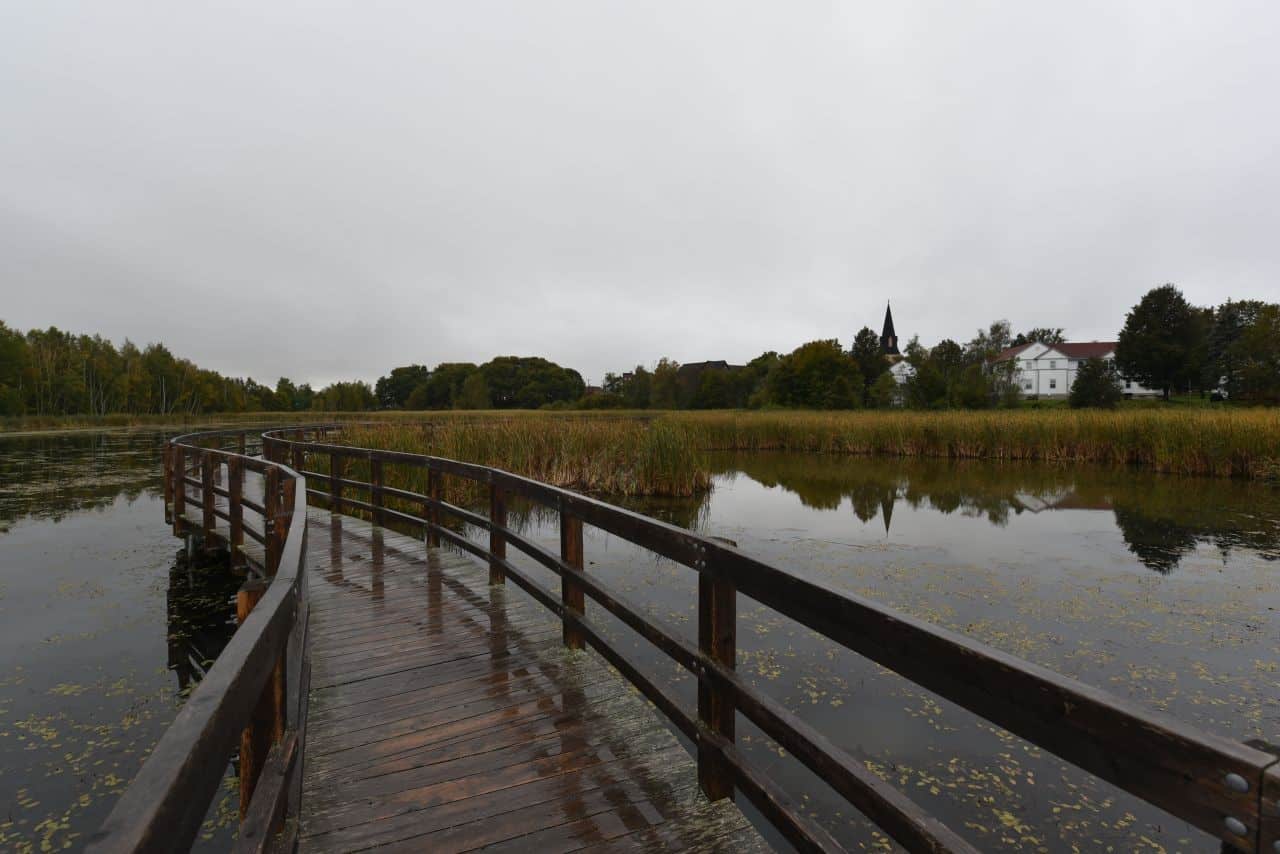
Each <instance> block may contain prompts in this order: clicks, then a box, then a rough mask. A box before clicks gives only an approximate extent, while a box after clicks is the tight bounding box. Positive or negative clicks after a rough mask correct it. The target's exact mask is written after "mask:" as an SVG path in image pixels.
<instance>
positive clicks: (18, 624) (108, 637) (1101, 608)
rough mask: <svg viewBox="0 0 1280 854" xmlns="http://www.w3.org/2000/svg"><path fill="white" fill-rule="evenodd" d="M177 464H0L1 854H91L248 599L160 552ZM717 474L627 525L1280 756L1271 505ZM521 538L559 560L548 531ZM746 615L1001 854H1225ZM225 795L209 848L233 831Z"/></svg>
mask: <svg viewBox="0 0 1280 854" xmlns="http://www.w3.org/2000/svg"><path fill="white" fill-rule="evenodd" d="M162 441H163V436H162V434H160V433H156V432H132V433H110V434H87V435H85V434H80V435H75V436H64V437H54V438H50V437H42V438H12V437H10V438H0V847H3V848H17V849H22V848H23V847H26V846H31V847H33V848H34V849H35V850H39V849H40V848H41V847H43V843H45V842H47V843H48V844H49V845H50V847H52V848H55V849H57V848H61V847H64V846H69V847H77V846H78V845H79V844H80V842H82V841H83V838H84V836H85V835H86V834H87V833H89V832H91V831H92V830H93V829H94V828H95V827H96V826H97V824H98V823H100V821H101V820H102V818H103V817H104V816H105V814H106V812H107V811H108V810H109V809H110V805H111V803H112V802H113V800H114V797H115V796H116V795H117V794H118V793H119V791H121V790H122V787H123V785H124V784H125V783H126V782H127V780H128V779H129V777H130V776H131V774H132V773H134V771H136V769H137V767H138V765H139V763H140V761H141V759H142V758H143V757H144V756H145V754H146V752H147V750H149V748H150V747H151V746H152V745H153V744H154V742H155V740H156V739H157V738H158V737H159V735H160V733H162V732H163V730H164V727H165V726H166V725H167V724H168V722H169V721H170V720H172V718H173V715H174V713H175V712H176V710H177V708H178V707H179V706H180V704H181V702H182V699H183V697H184V696H185V694H186V692H187V691H189V689H190V686H191V685H192V684H193V683H194V681H195V680H198V678H199V675H200V672H201V671H202V670H203V669H204V668H205V667H207V663H208V661H209V660H210V659H211V658H212V657H213V656H216V654H217V651H218V650H220V649H221V646H222V644H223V643H225V640H226V637H227V635H228V634H229V632H230V623H229V620H230V616H231V614H232V612H233V611H232V609H231V607H230V606H229V601H230V597H231V596H232V595H233V593H234V589H235V586H236V581H235V579H233V578H228V577H226V576H225V575H222V574H220V573H201V572H200V571H199V570H195V569H190V570H189V569H188V568H187V567H186V566H185V564H184V563H183V562H182V560H181V558H180V555H179V550H178V548H177V546H178V542H177V541H176V540H174V539H172V538H171V537H170V535H169V533H168V530H167V528H166V526H165V525H164V520H163V507H162V504H161V499H160V496H159V492H158V477H159V465H158V460H159V447H160V444H161V442H162ZM714 464H715V468H716V471H717V475H716V479H715V488H714V490H713V492H712V493H711V495H710V496H708V497H707V498H705V499H703V500H697V501H645V502H633V505H632V506H634V507H636V509H639V510H642V511H644V512H647V513H650V514H652V515H655V516H659V517H661V518H666V519H668V520H669V521H672V522H674V523H676V524H680V525H684V526H688V527H694V528H697V529H698V530H700V531H702V532H704V533H709V534H713V535H716V536H722V537H728V538H730V539H732V540H735V541H736V542H737V543H738V545H739V546H740V547H741V548H742V549H744V550H745V551H747V552H749V553H752V554H755V555H758V556H760V557H763V558H765V559H766V560H769V561H771V562H773V563H775V564H777V565H779V566H783V567H786V568H787V569H789V570H790V571H793V572H796V573H798V574H801V575H807V576H810V577H814V578H817V579H820V580H822V581H824V582H826V583H829V584H832V585H835V586H837V587H840V588H842V589H845V590H848V591H850V592H853V593H857V594H859V595H863V596H867V597H869V598H872V599H875V600H876V601H878V602H882V603H884V604H886V605H888V606H890V607H893V608H897V609H900V610H902V611H904V612H907V613H910V614H913V615H915V616H918V617H922V618H925V619H928V620H931V621H933V622H935V623H938V624H940V625H944V626H946V627H948V628H951V629H954V630H956V631H960V632H963V633H965V634H967V635H969V636H971V637H974V638H976V639H978V640H981V641H983V642H985V643H989V644H991V645H992V646H995V647H997V648H999V649H1002V650H1005V651H1007V652H1010V653H1013V654H1015V655H1018V656H1021V657H1023V658H1026V659H1028V660H1030V661H1034V662H1037V663H1039V664H1043V665H1046V666H1048V667H1052V668H1053V669H1055V670H1057V671H1059V672H1061V673H1065V674H1067V675H1070V676H1073V677H1075V678H1078V679H1081V680H1083V681H1084V682H1087V683H1089V684H1092V685H1097V686H1099V687H1103V688H1106V689H1108V690H1110V691H1112V692H1114V693H1116V694H1118V695H1120V696H1124V697H1130V698H1133V699H1135V700H1137V701H1139V702H1141V703H1143V704H1145V705H1147V706H1149V707H1151V708H1158V709H1162V710H1164V711H1167V712H1169V713H1171V714H1173V715H1176V716H1178V717H1180V718H1182V719H1184V720H1187V721H1189V722H1192V723H1194V724H1196V725H1197V726H1200V727H1203V728H1204V729H1207V730H1210V731H1213V732H1217V733H1220V734H1223V735H1226V736H1228V737H1231V738H1235V739H1240V740H1244V739H1251V738H1262V739H1264V740H1266V741H1269V742H1272V743H1280V700H1278V699H1277V698H1278V697H1280V666H1278V665H1277V662H1280V632H1278V630H1277V625H1278V624H1280V620H1277V619H1276V616H1277V615H1276V609H1277V608H1280V576H1278V575H1277V572H1278V570H1280V563H1278V562H1277V561H1280V490H1277V489H1275V488H1274V487H1266V486H1260V485H1255V484H1244V483H1237V482H1229V481H1216V480H1203V479H1180V478H1171V477H1160V476H1155V475H1147V474H1142V473H1134V472H1129V471H1111V470H1102V471H1100V470H1069V469H1061V468H1049V467H1026V466H997V465H974V464H955V463H945V462H912V461H899V460H890V461H885V460H867V459H853V458H832V457H817V456H799V455H786V454H753V455H723V456H719V457H716V458H715V459H714ZM518 510H519V508H513V516H515V515H518ZM525 524H526V525H527V526H528V527H529V530H530V531H531V532H532V533H533V535H534V537H535V538H536V539H539V540H542V541H544V542H546V543H547V544H548V545H549V546H553V547H554V546H556V545H558V539H557V536H558V535H557V533H556V530H555V527H554V525H553V524H546V523H545V522H541V521H539V520H538V519H537V518H536V517H529V518H527V519H526V520H525ZM587 559H588V561H589V562H590V563H589V566H588V569H589V571H591V572H594V573H598V574H600V575H602V576H604V577H605V578H607V579H609V580H610V581H611V582H613V583H614V584H615V585H617V586H618V587H619V588H621V589H623V590H626V591H628V592H629V593H630V595H631V596H632V598H633V599H636V600H638V601H640V602H641V603H643V604H645V605H647V606H648V607H649V608H650V609H651V610H652V612H653V613H654V614H656V615H658V616H661V617H663V618H664V619H666V620H668V621H669V622H671V623H672V624H674V625H676V626H677V627H679V629H680V630H681V631H683V632H685V634H686V635H687V636H688V637H690V638H693V637H694V635H695V634H696V624H695V622H694V620H695V610H694V602H695V583H694V582H695V579H694V576H693V573H692V572H691V571H689V570H687V569H684V568H682V567H678V566H674V565H672V564H670V563H668V562H666V561H662V560H657V559H655V558H653V557H652V556H648V555H645V554H642V553H639V552H638V551H636V550H635V549H634V548H633V547H631V546H630V545H629V544H626V543H623V542H620V541H618V540H616V539H615V538H612V537H609V536H607V535H605V534H603V533H601V532H598V531H591V530H590V529H589V530H588V531H587ZM541 577H542V578H543V580H544V581H546V582H547V583H548V585H549V586H552V587H554V586H555V584H554V580H553V579H551V578H548V577H547V576H546V575H545V574H543V575H542V576H541ZM512 592H513V593H514V591H512ZM591 615H592V617H593V619H594V618H597V617H599V618H600V619H601V621H602V622H605V623H608V617H607V615H604V614H602V613H601V612H599V611H598V610H592V611H591ZM739 616H740V624H739V648H740V654H739V655H740V658H739V665H738V666H739V669H740V671H741V672H743V673H744V674H745V675H746V676H747V677H748V678H749V679H750V680H751V681H753V682H754V683H755V684H758V685H759V686H761V687H762V688H763V689H764V690H765V691H767V692H768V693H770V694H772V695H773V696H775V697H777V698H779V699H781V700H783V701H784V702H786V703H787V704H788V705H789V706H791V707H792V708H794V709H796V710H797V711H798V712H799V713H800V714H801V716H802V717H804V718H805V719H806V720H808V721H810V722H812V723H813V724H814V725H815V726H817V727H818V728H819V729H820V730H822V731H823V732H824V733H826V734H827V735H829V736H830V737H832V738H833V739H834V740H836V741H837V742H838V743H839V744H841V745H843V746H844V747H845V748H847V749H848V750H850V751H851V752H852V753H853V754H854V755H855V756H858V757H860V758H863V759H864V760H866V761H867V762H868V763H869V764H870V765H871V766H872V767H873V768H875V769H876V770H877V771H879V772H880V773H882V774H884V775H885V776H886V777H887V778H888V779H890V780H892V781H893V782H894V783H895V784H896V785H898V786H899V787H901V788H902V789H903V790H904V791H906V792H907V793H908V794H909V795H910V796H911V797H912V798H913V799H915V800H916V801H918V802H919V803H921V804H922V805H924V806H926V807H927V808H928V809H930V810H931V811H933V812H935V813H936V814H937V815H939V817H941V818H943V819H944V820H945V821H947V822H948V823H949V824H951V825H952V826H953V827H955V828H956V829H957V830H959V831H961V832H962V833H963V834H964V835H965V836H967V837H969V838H970V839H971V840H972V841H973V842H974V843H975V844H977V845H978V846H979V847H980V848H983V849H1003V850H1054V851H1057V850H1071V849H1072V848H1078V849H1079V850H1097V849H1099V848H1105V847H1114V848H1115V849H1116V850H1134V849H1142V848H1146V849H1147V850H1161V849H1165V850H1202V849H1212V848H1213V847H1214V844H1213V843H1212V842H1211V841H1210V840H1209V839H1208V838H1207V837H1205V836H1203V835H1202V834H1199V833H1198V832H1197V831H1195V830H1193V829H1191V828H1189V827H1188V826H1187V825H1186V824H1185V823H1183V822H1179V821H1176V820H1174V819H1171V818H1170V817H1168V816H1166V815H1164V814H1162V813H1160V812H1158V811H1157V810H1154V809H1152V808H1150V807H1147V806H1145V805H1143V804H1141V803H1140V802H1137V801H1135V800H1133V799H1132V798H1129V797H1127V796H1125V795H1124V794H1123V793H1121V792H1118V791H1117V790H1115V789H1114V788H1113V787H1110V786H1108V785H1106V784H1103V783H1100V782H1098V781H1097V780H1094V779H1093V778H1091V777H1089V776H1088V775H1086V774H1083V773H1080V772H1078V771H1075V770H1073V769H1071V768H1069V767H1068V766H1066V765H1065V764H1064V763H1062V762H1060V761H1059V760H1057V759H1055V758H1053V757H1052V756H1047V755H1045V754H1044V753H1043V752H1042V751H1039V750H1037V749H1036V748H1034V747H1033V746H1031V745H1029V744H1027V743H1025V742H1023V741H1021V740H1020V739H1017V738H1015V737H1012V736H1010V735H1009V734H1007V733H1004V732H1003V731H1001V730H999V729H997V728H994V727H992V726H990V725H988V724H984V723H982V722H980V721H978V720H977V719H975V718H974V717H973V716H971V715H969V714H968V713H966V712H964V711H963V710H961V709H959V708H957V707H955V706H953V705H951V704H950V703H947V702H946V701H944V700H941V699H939V698H936V697H934V696H932V695H930V694H929V693H928V692H924V691H921V690H919V689H916V688H914V687H913V686H911V685H910V683H907V682H905V681H904V680H902V679H900V678H898V677H897V676H895V675H894V674H892V673H890V672H888V671H885V670H884V669H883V668H879V667H877V666H875V665H873V664H870V663H869V662H867V661H865V660H864V659H861V658H860V657H858V656H856V655H854V654H852V653H849V652H847V651H845V650H842V649H839V648H836V647H834V646H833V645H831V644H829V643H828V642H826V641H825V640H823V639H822V638H820V637H818V636H815V635H814V634H813V633H812V632H809V631H808V630H806V629H804V628H803V627H800V626H798V625H796V624H794V623H792V622H791V621H789V620H787V619H786V618H783V617H781V616H780V615H778V614H776V613H775V612H773V611H771V610H769V609H766V608H763V607H761V606H758V605H756V604H755V603H753V602H751V601H750V600H747V599H745V598H740V600H739ZM610 628H611V631H612V632H613V633H614V635H615V636H616V637H617V638H618V639H619V641H620V642H621V643H623V644H624V645H625V644H627V643H628V642H629V635H628V630H627V629H625V627H622V626H620V625H618V624H616V623H613V624H611V626H610ZM634 654H635V656H636V657H637V659H639V660H641V661H643V662H646V663H647V665H648V669H649V670H650V672H652V673H656V674H659V675H660V676H661V677H662V678H664V679H667V680H669V681H670V682H671V684H673V685H674V686H676V688H677V690H678V691H679V692H680V693H681V694H682V695H683V696H684V697H685V698H687V699H688V700H690V701H691V700H692V696H693V690H692V689H693V686H692V684H691V681H690V680H688V679H687V678H682V677H681V676H680V675H679V674H678V673H677V672H676V669H675V668H674V666H673V665H671V664H669V663H668V662H666V661H665V660H664V659H662V658H660V657H659V656H657V655H654V654H652V653H650V652H649V651H648V650H646V649H645V647H644V646H643V644H642V643H640V642H638V641H634ZM739 733H740V736H739V737H740V740H742V741H744V742H745V744H746V749H747V750H748V752H749V753H750V754H751V755H752V757H753V758H754V759H755V760H757V761H759V762H761V763H762V764H763V765H764V766H765V767H766V768H767V769H769V771H770V772H771V773H773V774H775V775H777V776H779V777H780V778H782V779H784V780H785V781H786V782H787V784H788V788H789V789H790V790H791V791H793V792H802V791H809V792H811V793H812V795H811V796H810V797H809V798H808V799H807V800H806V802H805V803H806V805H807V806H810V807H812V809H813V810H814V811H815V813H816V814H817V815H818V816H820V817H821V818H822V820H823V821H825V822H827V823H829V824H830V825H831V826H832V827H833V828H836V829H837V831H838V833H839V835H840V836H841V838H842V839H844V840H845V841H846V842H847V843H848V844H849V845H851V846H853V847H855V848H858V847H866V848H878V847H883V846H886V845H887V843H886V842H885V840H884V839H883V838H882V837H880V836H879V835H878V834H877V833H876V831H875V830H874V829H873V828H871V827H868V826H866V825H865V824H864V823H863V822H862V821H861V820H860V819H859V818H858V817H857V816H856V815H852V814H850V812H851V811H850V810H848V808H846V807H841V806H839V805H838V804H836V803H835V802H834V801H833V800H832V799H831V798H829V797H827V796H825V795H823V794H822V793H823V787H822V785H821V783H820V782H818V781H816V780H813V779H812V778H811V777H810V776H809V775H808V772H807V771H805V770H804V769H803V768H802V767H800V766H799V765H798V764H797V763H795V762H794V760H792V759H791V758H790V757H788V756H786V755H785V754H784V753H782V752H781V751H779V750H777V749H776V746H774V745H772V744H771V743H770V742H769V741H768V740H767V739H764V738H763V737H761V736H760V734H759V733H758V732H755V731H754V730H753V729H752V728H751V727H749V726H747V725H745V723H744V722H742V721H740V722H739ZM227 783H228V788H227V789H226V790H225V794H224V795H223V796H222V797H221V798H220V799H219V801H218V802H217V803H216V804H215V805H214V808H213V809H212V810H211V812H210V815H209V818H208V821H207V823H206V834H205V835H206V836H207V837H208V838H207V839H206V840H205V845H206V847H208V848H219V847H224V846H225V843H226V840H227V839H228V838H229V833H230V828H231V827H232V825H233V824H234V809H235V800H234V797H233V794H232V791H231V789H230V786H231V785H232V784H233V783H234V780H233V779H232V778H231V777H230V776H229V777H228V780H227Z"/></svg>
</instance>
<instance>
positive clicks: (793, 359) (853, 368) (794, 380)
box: [769, 340, 863, 409]
mask: <svg viewBox="0 0 1280 854" xmlns="http://www.w3.org/2000/svg"><path fill="white" fill-rule="evenodd" d="M862 395H863V383H862V374H861V373H859V372H858V363H857V362H855V361H854V359H853V357H852V356H850V355H849V354H848V353H846V352H844V350H843V348H841V346H840V342H839V341H835V340H826V341H810V342H809V343H807V344H802V345H801V346H799V347H797V348H796V349H795V350H794V351H793V352H791V353H789V354H788V355H786V356H783V357H782V359H781V360H780V361H779V362H778V365H777V367H776V368H775V369H774V370H773V371H772V373H771V374H770V376H769V398H770V400H771V401H772V402H773V403H774V404H776V405H778V406H787V407H794V408H802V409H857V408H858V407H859V406H860V405H861V404H862Z"/></svg>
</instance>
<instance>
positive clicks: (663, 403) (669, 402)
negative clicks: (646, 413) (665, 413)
mask: <svg viewBox="0 0 1280 854" xmlns="http://www.w3.org/2000/svg"><path fill="white" fill-rule="evenodd" d="M679 374H680V363H679V362H676V361H674V360H672V359H668V358H666V357H663V358H661V359H659V360H658V364H657V366H655V367H654V369H653V380H652V381H651V382H650V384H649V389H650V390H649V408H650V409H675V408H676V404H677V402H678V400H679V396H680V377H679Z"/></svg>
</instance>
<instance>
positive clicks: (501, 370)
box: [467, 356, 586, 409]
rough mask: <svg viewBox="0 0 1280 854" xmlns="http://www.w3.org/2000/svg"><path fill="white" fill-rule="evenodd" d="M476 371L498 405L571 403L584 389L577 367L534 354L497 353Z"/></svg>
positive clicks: (516, 406)
mask: <svg viewBox="0 0 1280 854" xmlns="http://www.w3.org/2000/svg"><path fill="white" fill-rule="evenodd" d="M477 371H478V372H479V373H481V374H483V375H484V379H485V383H486V385H487V386H488V389H489V397H490V402H491V405H492V406H494V407H495V408H497V409H511V408H520V409H537V408H539V407H541V406H545V405H547V404H549V403H558V402H565V403H572V402H573V401H575V400H577V399H578V398H580V397H582V394H583V392H584V391H585V390H586V383H584V382H583V381H582V376H581V375H580V374H579V373H578V372H577V371H574V370H571V369H569V368H562V367H560V366H559V365H557V364H556V363H554V362H551V361H548V360H547V359H543V358H539V357H537V356H499V357H497V358H495V359H492V360H490V361H488V362H486V363H485V364H483V365H481V366H480V367H479V368H478V369H477ZM467 408H471V407H467Z"/></svg>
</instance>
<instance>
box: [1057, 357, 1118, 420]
mask: <svg viewBox="0 0 1280 854" xmlns="http://www.w3.org/2000/svg"><path fill="white" fill-rule="evenodd" d="M1122 396H1123V392H1121V390H1120V375H1119V374H1117V373H1116V369H1115V367H1114V366H1113V365H1112V364H1111V363H1110V362H1108V361H1106V360H1104V359H1099V358H1097V357H1095V358H1092V359H1085V360H1084V361H1083V362H1081V363H1080V367H1079V368H1078V369H1077V370H1076V379H1075V382H1073V383H1072V384H1071V394H1070V396H1069V400H1070V403H1071V408H1072V409H1083V408H1085V407H1095V408H1098V409H1115V408H1116V404H1118V403H1119V402H1120V398H1121V397H1122Z"/></svg>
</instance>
